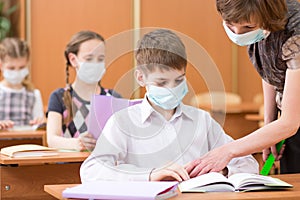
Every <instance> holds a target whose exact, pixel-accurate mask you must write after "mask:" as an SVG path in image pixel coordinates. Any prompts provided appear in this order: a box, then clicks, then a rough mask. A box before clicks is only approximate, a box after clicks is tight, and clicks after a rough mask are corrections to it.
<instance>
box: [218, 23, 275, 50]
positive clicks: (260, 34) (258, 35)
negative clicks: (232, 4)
mask: <svg viewBox="0 0 300 200" xmlns="http://www.w3.org/2000/svg"><path fill="white" fill-rule="evenodd" d="M223 27H224V29H225V32H226V34H227V36H228V37H229V39H230V40H231V41H232V42H234V43H235V44H237V45H239V46H247V45H250V44H254V43H256V42H259V41H261V40H263V39H265V38H267V37H268V35H269V34H270V32H268V31H264V30H263V29H256V30H254V31H250V32H247V33H243V34H235V33H234V32H232V31H231V30H230V28H228V26H227V25H226V23H225V21H223Z"/></svg>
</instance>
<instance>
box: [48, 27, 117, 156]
mask: <svg viewBox="0 0 300 200" xmlns="http://www.w3.org/2000/svg"><path fill="white" fill-rule="evenodd" d="M104 52H105V44H104V39H103V37H102V36H101V35H99V34H97V33H95V32H92V31H80V32H78V33H76V34H75V35H74V36H73V37H72V38H71V40H70V42H69V43H68V44H67V47H66V50H65V58H66V84H67V85H66V87H65V88H59V89H57V90H55V91H54V92H53V93H52V94H51V96H50V99H49V104H48V112H47V117H48V120H47V142H48V146H49V147H54V148H60V149H72V150H78V151H84V150H93V149H94V147H95V144H96V139H95V138H93V136H92V135H91V134H90V133H88V132H87V119H88V115H89V110H90V97H91V96H92V95H93V94H101V95H112V96H115V97H121V96H120V95H119V94H118V93H116V92H115V91H113V90H111V89H105V88H103V87H102V86H101V85H100V80H101V78H102V77H103V75H104V73H105V64H104V57H105V55H104ZM70 68H74V69H75V70H76V78H75V80H74V82H73V83H72V84H70V83H69V69H70Z"/></svg>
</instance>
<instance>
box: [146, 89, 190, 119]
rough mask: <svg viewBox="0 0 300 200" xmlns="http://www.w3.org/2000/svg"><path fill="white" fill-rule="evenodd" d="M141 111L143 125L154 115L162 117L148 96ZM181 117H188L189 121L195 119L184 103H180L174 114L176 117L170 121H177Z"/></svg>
mask: <svg viewBox="0 0 300 200" xmlns="http://www.w3.org/2000/svg"><path fill="white" fill-rule="evenodd" d="M141 109H142V110H143V112H141V114H142V116H141V117H142V121H141V122H142V123H144V122H145V121H146V120H147V119H148V118H149V117H150V116H151V114H152V113H156V114H158V115H160V114H159V113H158V112H157V111H156V110H155V109H154V108H153V107H152V106H151V105H150V103H149V101H148V99H147V94H145V96H144V99H143V101H142V103H141ZM181 115H184V116H186V117H188V118H189V119H191V120H192V119H193V116H192V113H191V112H190V111H189V109H188V108H187V106H186V105H184V104H183V103H180V104H179V106H177V108H176V111H175V113H174V115H173V116H172V118H171V119H170V120H169V121H170V122H171V121H173V120H174V119H176V118H177V117H180V116H181Z"/></svg>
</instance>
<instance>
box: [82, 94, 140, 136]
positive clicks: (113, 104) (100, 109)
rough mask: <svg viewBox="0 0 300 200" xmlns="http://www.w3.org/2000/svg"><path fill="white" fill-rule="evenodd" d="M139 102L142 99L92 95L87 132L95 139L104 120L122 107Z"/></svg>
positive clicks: (102, 126) (100, 130)
mask: <svg viewBox="0 0 300 200" xmlns="http://www.w3.org/2000/svg"><path fill="white" fill-rule="evenodd" d="M141 102H142V99H135V100H129V99H123V98H115V97H113V96H105V95H93V96H92V99H91V109H90V114H89V121H88V132H89V133H91V134H92V135H93V136H94V138H95V139H97V138H98V137H99V135H100V134H101V132H102V129H103V128H104V125H105V123H106V121H107V120H108V119H109V117H110V116H111V115H113V114H114V113H115V112H117V111H119V110H121V109H123V108H127V107H128V106H132V105H135V104H138V103H141Z"/></svg>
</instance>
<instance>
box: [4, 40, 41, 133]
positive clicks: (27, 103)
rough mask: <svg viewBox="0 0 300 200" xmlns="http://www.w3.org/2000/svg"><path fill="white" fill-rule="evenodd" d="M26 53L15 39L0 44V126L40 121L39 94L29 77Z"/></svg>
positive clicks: (24, 43) (27, 50) (22, 124)
mask: <svg viewBox="0 0 300 200" xmlns="http://www.w3.org/2000/svg"><path fill="white" fill-rule="evenodd" d="M29 54H30V53H29V47H28V45H27V43H26V42H25V41H22V40H20V39H18V38H5V39H4V40H2V42H1V44H0V69H1V72H2V76H3V80H2V81H1V82H0V120H1V121H0V129H6V128H12V127H13V126H15V125H16V126H24V125H34V124H41V123H43V122H44V111H43V102H42V97H41V93H40V91H39V90H38V89H35V88H34V86H33V84H32V82H31V81H30V79H29V69H28V64H29Z"/></svg>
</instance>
